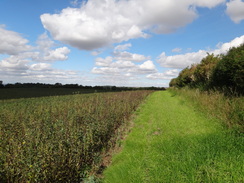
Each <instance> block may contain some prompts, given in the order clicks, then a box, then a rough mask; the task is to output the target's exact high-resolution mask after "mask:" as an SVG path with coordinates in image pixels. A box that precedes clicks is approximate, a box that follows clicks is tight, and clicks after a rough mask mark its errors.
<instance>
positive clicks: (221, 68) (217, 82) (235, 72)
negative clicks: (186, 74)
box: [212, 44, 244, 95]
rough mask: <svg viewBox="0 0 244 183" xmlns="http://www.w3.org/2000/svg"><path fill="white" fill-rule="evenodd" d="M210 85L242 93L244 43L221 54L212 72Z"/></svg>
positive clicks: (243, 89)
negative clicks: (219, 60)
mask: <svg viewBox="0 0 244 183" xmlns="http://www.w3.org/2000/svg"><path fill="white" fill-rule="evenodd" d="M212 85H213V86H214V87H217V88H225V89H228V90H232V91H235V92H237V93H239V94H242V95H243V94H244V44H243V45H241V46H239V47H237V48H232V49H230V50H229V52H228V53H227V54H226V55H225V56H223V58H222V59H221V62H219V63H218V64H217V66H216V68H215V70H214V72H213V76H212Z"/></svg>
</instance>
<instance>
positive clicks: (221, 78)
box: [170, 44, 244, 96]
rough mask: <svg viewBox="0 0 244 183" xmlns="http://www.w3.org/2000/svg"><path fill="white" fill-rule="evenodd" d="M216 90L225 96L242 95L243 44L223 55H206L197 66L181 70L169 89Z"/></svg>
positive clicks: (243, 81)
mask: <svg viewBox="0 0 244 183" xmlns="http://www.w3.org/2000/svg"><path fill="white" fill-rule="evenodd" d="M186 86H187V87H190V88H199V89H201V90H207V91H208V90H218V91H220V92H223V93H225V94H226V95H241V96H243V95H244V44H242V45H240V46H239V47H233V48H231V49H230V50H229V51H228V52H227V54H225V55H217V56H215V55H214V54H208V55H207V56H206V57H205V58H203V59H202V61H201V62H200V63H199V64H193V65H191V67H186V68H185V69H183V70H182V71H181V72H180V73H179V76H178V77H177V78H174V79H172V80H171V81H170V87H179V88H182V87H186Z"/></svg>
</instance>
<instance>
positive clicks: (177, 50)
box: [172, 48, 182, 52]
mask: <svg viewBox="0 0 244 183" xmlns="http://www.w3.org/2000/svg"><path fill="white" fill-rule="evenodd" d="M181 51H182V49H181V48H174V49H173V50H172V52H181Z"/></svg>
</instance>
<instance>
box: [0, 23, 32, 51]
mask: <svg viewBox="0 0 244 183" xmlns="http://www.w3.org/2000/svg"><path fill="white" fill-rule="evenodd" d="M28 42H29V41H28V40H27V39H25V38H23V37H22V36H21V34H19V33H17V32H14V31H9V30H6V29H5V26H3V25H2V26H0V54H8V55H16V54H18V53H20V52H24V51H29V50H31V46H29V45H27V44H28Z"/></svg>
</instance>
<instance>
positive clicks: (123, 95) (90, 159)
mask: <svg viewBox="0 0 244 183" xmlns="http://www.w3.org/2000/svg"><path fill="white" fill-rule="evenodd" d="M150 93H151V91H131V92H117V93H96V94H83V95H67V96H56V97H41V98H30V99H14V100H13V99H12V100H2V101H0V142H1V143H0V180H1V182H80V181H82V180H83V179H84V178H85V177H87V176H89V172H91V171H96V170H98V169H99V164H100V162H101V154H102V153H103V152H106V151H107V150H108V149H110V148H111V147H113V146H114V145H115V143H116V137H117V136H119V133H118V131H117V129H118V128H119V127H120V126H121V125H122V124H123V123H125V122H126V121H128V119H129V117H130V116H131V114H132V113H133V111H135V109H136V108H137V107H138V105H139V104H140V103H141V102H142V101H143V100H144V99H145V98H146V97H147V96H148V95H149V94H150Z"/></svg>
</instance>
